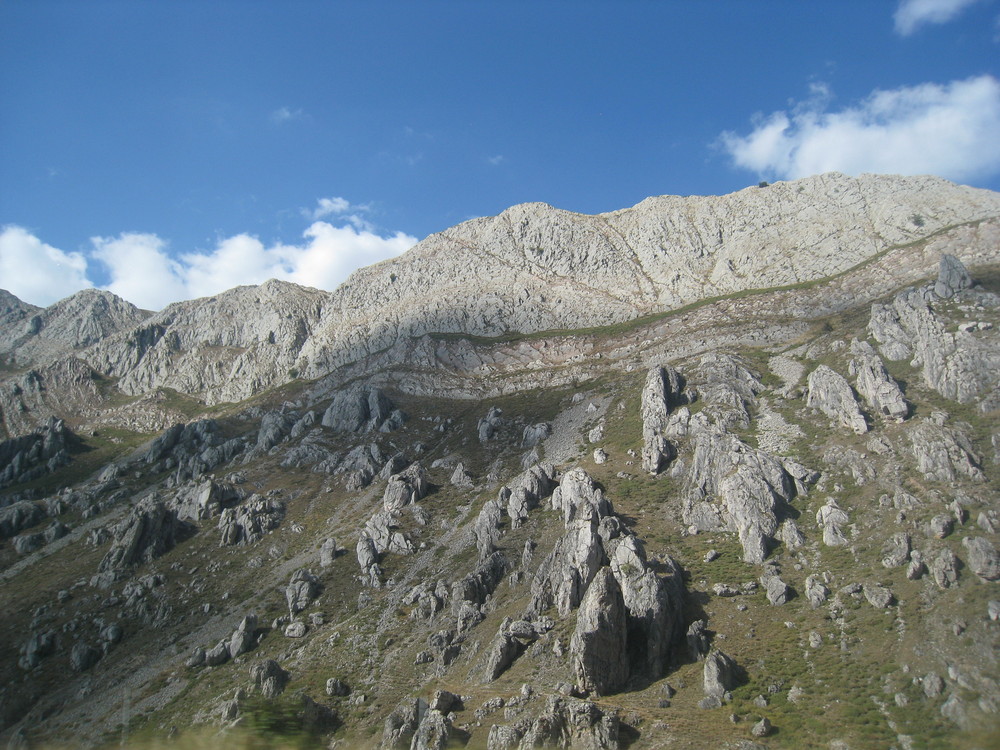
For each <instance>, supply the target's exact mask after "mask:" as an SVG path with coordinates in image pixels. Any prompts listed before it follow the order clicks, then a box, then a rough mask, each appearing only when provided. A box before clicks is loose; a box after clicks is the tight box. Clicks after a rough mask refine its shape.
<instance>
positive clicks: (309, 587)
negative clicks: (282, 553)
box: [285, 568, 319, 615]
mask: <svg viewBox="0 0 1000 750" xmlns="http://www.w3.org/2000/svg"><path fill="white" fill-rule="evenodd" d="M317 594H319V579H318V578H316V576H314V575H313V574H312V572H310V571H308V570H306V569H305V568H300V569H299V570H296V571H295V572H294V573H293V574H292V579H291V581H289V583H288V585H287V586H286V587H285V601H287V602H288V611H289V613H290V614H293V615H294V614H297V613H299V612H301V611H302V610H304V609H305V608H306V607H308V606H309V605H310V604H311V603H312V600H313V599H315V598H316V595H317Z"/></svg>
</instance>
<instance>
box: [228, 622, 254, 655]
mask: <svg viewBox="0 0 1000 750" xmlns="http://www.w3.org/2000/svg"><path fill="white" fill-rule="evenodd" d="M256 645H257V615H254V614H249V615H247V616H246V617H244V618H243V619H242V620H241V621H240V624H239V626H237V628H236V630H235V631H234V632H233V635H232V637H231V638H230V639H229V657H230V658H231V659H235V658H236V657H237V656H240V655H242V654H245V653H247V652H248V651H250V650H251V649H253V648H254V646H256Z"/></svg>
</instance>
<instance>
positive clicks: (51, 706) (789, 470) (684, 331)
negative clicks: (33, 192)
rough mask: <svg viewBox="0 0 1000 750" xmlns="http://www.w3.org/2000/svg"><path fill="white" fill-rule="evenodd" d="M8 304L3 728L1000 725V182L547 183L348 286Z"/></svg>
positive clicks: (782, 739) (111, 738)
mask: <svg viewBox="0 0 1000 750" xmlns="http://www.w3.org/2000/svg"><path fill="white" fill-rule="evenodd" d="M0 302H2V306H0V315H2V321H3V324H2V329H0V357H2V360H0V415H2V417H3V426H4V430H5V432H6V437H7V438H8V439H7V440H6V441H5V442H3V443H0V539H3V540H5V541H3V542H2V546H0V592H2V594H0V597H2V598H0V605H2V608H3V610H2V611H3V612H4V613H5V614H4V615H3V618H4V624H3V627H4V633H5V635H6V637H5V638H4V639H2V644H0V674H2V675H3V680H2V682H0V684H2V685H3V687H0V732H2V733H3V737H5V738H7V739H8V740H9V741H10V742H12V743H14V744H15V745H16V744H18V743H23V742H28V743H34V742H44V743H46V744H47V745H51V744H53V743H55V744H60V743H68V744H77V743H83V744H88V745H94V744H102V743H110V742H120V741H122V740H123V738H128V739H129V742H130V743H133V744H136V745H145V744H149V743H153V742H155V741H159V740H162V739H163V738H164V737H165V736H174V735H178V737H177V740H176V741H177V742H179V743H186V742H201V741H210V740H208V738H210V737H212V736H213V735H214V733H216V732H218V731H220V730H221V731H225V732H227V733H228V738H229V739H228V740H227V742H231V743H239V742H246V743H254V742H256V743H264V744H265V745H267V744H274V745H277V744H280V743H282V742H287V741H292V740H294V741H296V742H302V743H304V744H305V745H307V746H312V745H317V746H318V745H319V744H328V743H330V742H333V743H336V742H340V743H341V744H342V745H343V746H352V747H353V746H357V745H360V746H372V747H375V746H378V747H384V748H389V747H414V748H430V747H435V748H436V747H445V746H446V745H448V746H451V745H458V746H461V745H467V746H469V747H489V748H509V747H525V748H527V747H532V746H536V745H544V746H562V747H570V746H572V747H601V748H612V747H626V746H628V747H636V748H638V747H662V746H665V745H668V744H669V745H672V746H677V747H692V748H697V747H705V746H719V747H734V748H735V747H754V746H757V745H760V746H767V747H802V746H808V745H822V746H841V747H845V746H846V747H870V746H884V747H888V746H897V747H923V746H927V747H935V746H948V747H969V748H972V747H985V746H989V745H991V744H993V743H994V742H995V741H996V739H997V737H998V736H1000V718H998V714H997V712H998V710H1000V689H998V687H997V685H998V678H1000V665H998V664H997V658H996V655H997V654H998V653H1000V649H998V646H1000V588H998V584H997V581H998V580H1000V555H998V553H997V548H996V547H997V543H998V538H997V529H998V528H1000V508H998V507H997V497H1000V492H998V491H1000V465H998V464H1000V424H998V420H997V416H998V414H1000V333H998V332H1000V195H997V194H995V193H991V192H988V191H982V190H975V189H972V188H967V187H962V186H958V185H954V184H952V183H949V182H946V181H943V180H940V179H937V178H932V177H910V178H903V177H888V176H873V175H865V176H862V177H860V178H850V177H846V176H843V175H837V174H831V175H823V176H819V177H814V178H808V179H805V180H799V181H795V182H788V183H777V184H773V185H766V186H761V187H752V188H748V189H746V190H742V191H740V192H738V193H734V194H732V195H727V196H718V197H685V198H682V197H674V196H662V197H658V198H649V199H647V200H645V201H643V202H641V203H640V204H638V205H637V206H634V207H633V208H629V209H624V210H621V211H615V212H612V213H608V214H601V215H597V216H584V215H579V214H573V213H570V212H566V211H560V210H557V209H554V208H552V207H550V206H546V205H544V204H524V205H520V206H515V207H513V208H510V209H508V210H507V211H504V212H503V213H501V214H500V215H498V216H496V217H489V218H482V219H475V220H472V221H469V222H466V223H464V224H461V225H459V226H457V227H453V228H451V229H448V230H446V231H444V232H441V233H439V234H436V235H432V236H431V237H428V238H427V239H426V240H424V241H423V242H421V243H419V244H418V245H417V246H415V247H414V248H413V249H412V250H410V251H409V252H408V253H405V254H404V255H402V256H400V257H398V258H395V259H393V260H390V261H386V262H383V263H380V264H377V265H375V266H371V267H369V268H365V269H361V270H359V271H357V272H356V273H354V274H353V275H352V276H351V277H350V278H349V279H348V281H347V282H346V283H345V284H344V285H342V286H341V287H340V288H338V289H337V290H335V291H333V292H325V291H320V290H316V289H309V288H304V287H299V286H296V285H293V284H288V283H284V282H277V281H270V282H267V283H265V284H262V285H260V286H258V287H240V288H237V289H233V290H230V291H227V292H224V293H222V294H219V295H216V296H215V297H211V298H205V299H200V300H192V301H187V302H181V303H176V304H174V305H171V306H169V307H167V308H166V309H164V310H163V311H161V312H159V313H147V312H144V311H141V310H138V309H136V308H134V307H133V306H131V305H128V303H125V302H123V301H121V300H118V299H117V298H115V297H114V296H113V295H110V294H108V293H106V292H97V291H93V290H88V291H85V292H81V293H79V294H77V295H74V296H72V297H70V298H68V299H66V300H63V301H62V302H60V303H57V304H56V305H53V306H52V307H50V308H47V309H45V310H41V309H39V308H35V307H33V306H30V305H26V304H24V303H22V302H20V301H19V300H17V299H16V298H15V297H13V296H12V295H9V294H7V293H3V297H2V299H0ZM727 719H731V721H730V720H727ZM449 743H450V744H449Z"/></svg>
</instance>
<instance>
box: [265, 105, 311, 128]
mask: <svg viewBox="0 0 1000 750" xmlns="http://www.w3.org/2000/svg"><path fill="white" fill-rule="evenodd" d="M305 116H306V114H305V112H303V111H302V110H301V109H291V108H290V107H278V109H276V110H274V111H273V112H272V113H271V114H270V115H268V119H269V120H270V121H271V122H272V123H273V124H274V125H282V124H284V123H286V122H290V121H292V120H301V119H303V118H305Z"/></svg>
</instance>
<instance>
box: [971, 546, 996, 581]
mask: <svg viewBox="0 0 1000 750" xmlns="http://www.w3.org/2000/svg"><path fill="white" fill-rule="evenodd" d="M962 546H963V547H965V551H966V558H965V559H966V563H967V564H968V566H969V570H971V571H972V572H973V573H975V574H976V575H977V576H979V577H980V578H982V579H983V580H984V581H996V580H1000V555H998V554H997V549H996V547H994V546H993V543H992V542H991V541H990V540H989V539H987V538H986V537H982V536H975V537H973V536H967V537H965V538H964V539H963V540H962Z"/></svg>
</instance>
